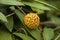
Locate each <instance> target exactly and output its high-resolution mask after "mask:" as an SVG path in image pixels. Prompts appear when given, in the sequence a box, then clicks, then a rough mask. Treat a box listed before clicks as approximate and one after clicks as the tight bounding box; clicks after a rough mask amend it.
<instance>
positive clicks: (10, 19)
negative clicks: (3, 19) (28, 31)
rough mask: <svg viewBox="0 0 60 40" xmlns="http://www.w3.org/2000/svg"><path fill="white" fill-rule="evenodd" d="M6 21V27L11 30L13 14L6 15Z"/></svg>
mask: <svg viewBox="0 0 60 40" xmlns="http://www.w3.org/2000/svg"><path fill="white" fill-rule="evenodd" d="M7 20H8V23H5V25H6V27H7V29H8V30H9V31H10V32H12V29H13V16H10V17H7Z"/></svg>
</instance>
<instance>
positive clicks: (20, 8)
mask: <svg viewBox="0 0 60 40" xmlns="http://www.w3.org/2000/svg"><path fill="white" fill-rule="evenodd" d="M17 8H18V9H19V10H20V11H21V12H22V13H24V14H25V12H24V11H23V10H22V7H19V6H17Z"/></svg>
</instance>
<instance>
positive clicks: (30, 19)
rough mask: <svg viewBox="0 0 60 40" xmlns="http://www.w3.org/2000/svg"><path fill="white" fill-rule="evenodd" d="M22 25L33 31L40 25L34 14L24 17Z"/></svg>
mask: <svg viewBox="0 0 60 40" xmlns="http://www.w3.org/2000/svg"><path fill="white" fill-rule="evenodd" d="M24 23H25V25H27V27H28V28H30V29H35V28H37V27H38V25H39V24H40V18H39V17H38V15H37V14H36V13H28V14H27V15H25V17H24Z"/></svg>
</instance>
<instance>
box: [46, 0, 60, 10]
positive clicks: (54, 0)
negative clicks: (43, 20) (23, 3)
mask: <svg viewBox="0 0 60 40" xmlns="http://www.w3.org/2000/svg"><path fill="white" fill-rule="evenodd" d="M45 1H46V2H47V3H48V4H50V5H53V6H55V7H57V8H58V9H60V0H45Z"/></svg>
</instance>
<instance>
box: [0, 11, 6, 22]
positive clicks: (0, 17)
mask: <svg viewBox="0 0 60 40" xmlns="http://www.w3.org/2000/svg"><path fill="white" fill-rule="evenodd" d="M0 21H2V22H7V18H6V16H5V15H4V14H3V13H1V12H0Z"/></svg>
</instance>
